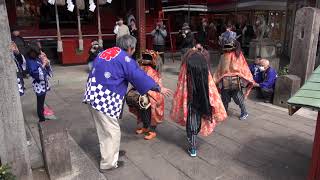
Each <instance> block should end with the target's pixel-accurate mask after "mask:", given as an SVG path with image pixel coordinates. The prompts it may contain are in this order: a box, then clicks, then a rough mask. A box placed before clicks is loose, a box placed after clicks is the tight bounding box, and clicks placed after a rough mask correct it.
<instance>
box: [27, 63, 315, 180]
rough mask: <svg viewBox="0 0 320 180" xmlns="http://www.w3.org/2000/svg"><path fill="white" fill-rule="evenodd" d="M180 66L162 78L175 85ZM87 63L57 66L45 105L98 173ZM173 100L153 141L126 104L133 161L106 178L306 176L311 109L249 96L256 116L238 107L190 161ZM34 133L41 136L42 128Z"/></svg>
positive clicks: (30, 104) (30, 105) (127, 146)
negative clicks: (173, 116) (172, 116)
mask: <svg viewBox="0 0 320 180" xmlns="http://www.w3.org/2000/svg"><path fill="white" fill-rule="evenodd" d="M179 64H180V62H179V61H176V62H175V63H173V62H172V61H169V60H167V61H166V64H165V65H164V73H163V83H164V85H165V86H167V87H169V88H171V89H173V90H175V86H176V81H177V75H178V72H179ZM213 64H214V65H215V64H217V62H215V63H213ZM86 68H87V67H86V66H84V65H82V66H55V67H54V75H55V76H54V80H53V82H52V84H53V87H52V90H51V91H50V92H49V93H48V95H47V99H46V103H47V104H48V105H49V106H50V107H51V108H52V109H53V110H54V111H55V115H56V116H57V117H58V119H61V120H63V121H65V123H66V125H67V127H68V129H69V133H70V136H71V141H73V139H74V140H75V142H76V143H74V144H71V147H73V148H72V149H77V148H78V146H79V147H81V149H80V151H81V152H84V154H81V155H80V156H76V157H78V158H79V157H83V156H87V157H89V158H90V160H88V161H90V162H88V161H87V160H85V161H82V163H83V165H84V164H86V163H89V166H90V164H92V165H93V167H95V170H94V169H92V171H97V170H98V166H99V156H100V155H99V145H98V138H97V134H96V131H95V128H94V124H93V120H92V118H91V116H90V113H89V110H88V107H87V106H86V105H85V104H82V103H81V101H82V97H83V92H84V88H85V82H86V78H87V72H86ZM27 83H29V82H27ZM31 91H32V90H31V89H30V88H28V90H27V94H26V96H25V97H23V98H22V103H23V108H24V109H23V110H24V114H25V117H26V121H27V122H28V124H29V127H30V126H31V128H30V129H31V131H34V132H35V131H37V130H36V127H37V126H32V122H33V124H35V122H36V121H34V120H35V119H36V111H35V108H36V105H35V104H34V103H35V97H34V95H33V92H31ZM171 99H172V97H170V98H167V99H166V106H165V108H166V112H165V120H166V121H164V123H163V124H161V125H159V126H158V129H157V131H158V137H157V138H156V139H155V140H152V141H145V140H143V137H142V136H138V135H135V133H134V131H135V125H136V122H135V118H134V116H133V115H132V114H130V113H128V110H127V108H125V112H124V117H123V119H122V120H120V124H121V130H122V140H121V149H124V150H126V151H127V155H126V156H125V157H123V160H124V161H125V163H126V164H125V167H123V168H121V169H116V170H114V171H110V172H108V173H106V174H104V176H105V178H106V179H108V180H124V179H128V180H144V179H146V180H164V179H168V180H176V179H177V180H179V179H181V180H185V179H186V180H188V179H199V180H206V179H208V180H250V179H252V180H260V179H261V180H262V179H272V180H273V179H277V180H282V179H283V180H288V179H290V180H300V179H305V177H306V175H307V173H308V167H309V163H310V159H311V150H312V143H313V137H314V130H315V124H316V121H315V119H316V118H315V117H316V113H315V112H312V111H309V110H305V112H303V113H302V115H303V116H305V117H303V116H299V115H295V116H293V117H290V116H288V113H287V111H286V109H283V108H279V107H274V106H273V105H266V104H264V103H262V102H259V101H253V100H248V101H247V106H248V108H247V109H248V111H249V114H250V116H249V118H248V120H246V121H239V120H238V116H239V110H238V108H237V107H236V106H235V105H234V104H232V106H231V107H230V110H229V118H228V119H227V120H226V121H225V122H223V123H221V124H220V125H219V126H218V127H217V128H216V129H215V132H214V133H213V134H212V135H210V136H208V137H200V136H199V137H200V138H199V143H198V144H199V152H198V157H196V158H191V157H189V156H188V154H187V153H186V145H187V141H186V133H185V130H184V128H183V127H181V126H179V125H177V124H175V123H173V122H171V121H170V120H169V112H170V109H171ZM30 114H33V116H30ZM29 117H32V118H33V121H31V120H29V119H28V118H29ZM30 124H31V125H30ZM32 127H33V128H32ZM32 129H35V130H32ZM31 134H32V136H34V135H33V134H35V133H31ZM78 150H79V149H78ZM75 161H76V159H75ZM79 162H80V161H78V164H79ZM80 164H81V163H80ZM79 166H81V165H79ZM82 168H85V167H82ZM80 171H85V169H81V168H80V170H78V172H80ZM86 172H88V171H86ZM90 172H91V171H90ZM83 174H87V176H86V179H90V180H91V179H92V180H95V179H99V178H102V177H99V176H96V174H95V175H90V173H83ZM78 177H80V176H78ZM78 177H73V178H70V179H78Z"/></svg>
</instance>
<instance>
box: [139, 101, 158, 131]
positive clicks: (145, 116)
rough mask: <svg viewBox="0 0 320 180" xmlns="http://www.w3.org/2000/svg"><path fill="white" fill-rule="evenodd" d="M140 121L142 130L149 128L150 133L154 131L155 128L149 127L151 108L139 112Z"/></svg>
mask: <svg viewBox="0 0 320 180" xmlns="http://www.w3.org/2000/svg"><path fill="white" fill-rule="evenodd" d="M140 116H141V121H142V124H143V128H149V127H150V130H151V131H155V130H156V126H151V108H150V107H149V108H148V109H142V110H140Z"/></svg>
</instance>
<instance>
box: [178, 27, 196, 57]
mask: <svg viewBox="0 0 320 180" xmlns="http://www.w3.org/2000/svg"><path fill="white" fill-rule="evenodd" d="M180 33H181V36H182V42H181V44H180V47H181V53H182V54H185V53H186V52H187V51H188V50H189V49H190V48H193V47H194V36H193V34H192V32H191V29H190V27H189V25H188V23H184V24H183V26H182V30H181V31H180Z"/></svg>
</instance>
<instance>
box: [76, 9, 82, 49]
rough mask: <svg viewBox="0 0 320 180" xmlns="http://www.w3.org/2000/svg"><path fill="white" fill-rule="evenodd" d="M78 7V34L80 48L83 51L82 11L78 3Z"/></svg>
mask: <svg viewBox="0 0 320 180" xmlns="http://www.w3.org/2000/svg"><path fill="white" fill-rule="evenodd" d="M76 6H77V7H76V8H77V18H78V34H79V50H80V51H83V37H82V31H81V19H80V11H79V7H78V4H76Z"/></svg>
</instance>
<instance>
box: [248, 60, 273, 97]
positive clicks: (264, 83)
mask: <svg viewBox="0 0 320 180" xmlns="http://www.w3.org/2000/svg"><path fill="white" fill-rule="evenodd" d="M260 71H261V72H262V80H261V81H260V82H257V84H255V85H254V86H255V87H258V88H259V89H260V92H261V95H262V97H263V99H264V102H265V103H271V102H272V98H273V94H274V88H275V84H276V80H277V71H276V70H275V69H274V68H272V67H271V66H270V62H269V60H267V59H261V60H260Z"/></svg>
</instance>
